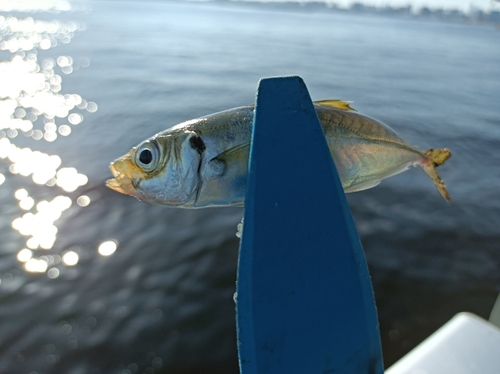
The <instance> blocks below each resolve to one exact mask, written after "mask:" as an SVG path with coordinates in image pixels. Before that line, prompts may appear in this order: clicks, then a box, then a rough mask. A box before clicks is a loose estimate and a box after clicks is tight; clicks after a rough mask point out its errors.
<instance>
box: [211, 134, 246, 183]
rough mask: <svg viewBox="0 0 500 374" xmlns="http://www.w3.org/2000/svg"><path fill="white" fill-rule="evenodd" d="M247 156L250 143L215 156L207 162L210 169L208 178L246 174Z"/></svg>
mask: <svg viewBox="0 0 500 374" xmlns="http://www.w3.org/2000/svg"><path fill="white" fill-rule="evenodd" d="M249 154H250V143H246V144H240V145H237V146H236V147H233V148H229V149H228V150H226V151H224V152H222V153H221V154H219V155H217V156H215V157H214V158H212V159H211V160H210V162H209V165H210V169H211V173H210V178H213V177H219V176H222V175H230V176H231V175H236V174H238V175H239V174H246V172H247V170H248V157H249Z"/></svg>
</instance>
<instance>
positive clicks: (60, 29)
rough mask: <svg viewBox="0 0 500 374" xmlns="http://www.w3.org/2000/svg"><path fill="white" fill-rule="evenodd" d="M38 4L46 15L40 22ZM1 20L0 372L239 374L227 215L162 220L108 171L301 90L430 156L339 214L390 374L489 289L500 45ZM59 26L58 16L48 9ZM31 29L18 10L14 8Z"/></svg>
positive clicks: (129, 9) (328, 29) (311, 26)
mask: <svg viewBox="0 0 500 374" xmlns="http://www.w3.org/2000/svg"><path fill="white" fill-rule="evenodd" d="M50 3H51V2H50V1H48V2H43V3H40V4H45V5H47V4H49V5H50ZM57 4H59V6H62V8H61V9H60V10H59V12H52V13H51V12H40V11H38V12H35V13H33V12H26V13H23V12H21V11H19V10H17V11H16V10H14V9H11V10H9V11H4V12H2V13H0V36H1V39H0V83H1V84H0V206H1V212H2V215H1V219H0V234H1V238H2V241H1V245H0V280H1V282H0V372H1V373H31V372H36V373H38V374H42V373H142V372H145V373H161V372H169V373H220V374H222V373H236V372H237V371H238V369H237V359H236V344H235V326H234V303H233V299H232V296H233V293H234V288H235V271H236V261H237V249H238V239H237V238H236V236H235V235H234V234H235V231H236V224H237V223H238V222H239V220H240V218H241V215H242V211H241V210H240V209H234V208H227V209H206V210H199V211H186V210H175V209H168V208H161V207H153V206H149V205H146V204H142V203H140V202H138V201H135V200H134V199H132V198H129V197H126V196H121V195H119V194H117V193H114V192H112V191H110V190H107V189H106V188H105V187H104V186H103V183H104V181H105V179H106V178H108V177H109V176H110V175H109V170H108V164H109V162H110V161H111V160H113V159H115V158H117V157H118V156H120V155H122V154H124V153H125V152H127V151H128V150H129V149H130V147H132V146H133V145H135V144H137V143H139V142H140V141H141V140H143V139H145V138H146V137H149V136H150V135H152V134H154V133H155V132H157V131H160V130H163V129H165V128H167V127H170V126H172V125H174V124H176V123H178V122H181V121H183V120H187V119H191V118H194V117H197V116H201V115H204V114H208V113H212V112H215V111H218V110H223V109H227V108H230V107H234V106H238V105H246V104H249V103H252V102H253V101H254V92H255V89H256V86H257V82H258V79H259V78H261V77H265V76H275V75H288V74H298V75H301V76H302V77H303V78H304V79H305V81H306V84H307V85H308V88H309V91H310V93H311V95H312V97H313V98H314V99H318V100H319V99H329V98H342V99H345V100H352V101H354V104H353V105H354V107H356V108H357V109H358V110H360V111H362V112H363V113H366V114H368V115H371V116H373V117H376V118H378V119H381V120H383V121H384V122H386V123H388V124H390V125H391V126H392V127H393V128H395V129H396V130H397V131H398V132H399V133H400V134H401V135H402V136H403V137H404V138H405V139H407V140H408V141H410V142H411V143H414V144H416V145H419V146H421V147H422V148H428V147H443V146H447V147H449V148H450V149H452V151H453V152H454V156H453V157H452V158H451V159H450V160H449V161H448V162H447V164H446V165H445V166H443V167H442V168H441V171H440V173H441V175H442V177H443V179H444V180H445V181H446V183H447V185H448V187H449V191H450V194H451V196H452V199H453V200H454V204H452V205H448V204H446V203H445V202H444V201H442V198H441V197H440V196H439V194H438V192H437V191H436V190H435V188H434V186H433V185H432V182H431V181H430V180H429V179H428V178H427V176H425V175H424V173H423V172H422V171H421V170H411V171H409V172H406V173H404V174H402V175H399V176H397V177H394V178H391V179H390V180H386V181H384V182H383V183H382V184H381V185H380V186H378V187H377V188H375V189H373V190H369V191H365V192H362V193H357V194H352V195H350V196H349V202H350V205H351V209H352V211H353V214H354V218H355V220H356V224H357V226H358V230H359V232H360V235H361V238H362V241H363V244H364V247H365V250H366V253H367V257H368V260H369V265H370V270H371V274H372V277H373V280H374V287H375V292H376V297H377V303H378V308H379V317H380V321H381V332H382V340H383V345H384V356H385V361H386V364H390V363H392V362H393V361H394V360H395V359H397V358H398V357H400V356H401V355H403V354H404V353H405V352H407V351H408V350H409V349H411V348H412V347H413V346H415V345H416V344H417V343H418V342H419V341H421V340H422V339H423V338H425V337H426V336H427V335H429V334H430V333H431V332H432V331H434V330H435V329H436V328H437V327H439V326H440V325H441V324H443V323H444V322H446V321H447V320H448V319H450V318H451V317H452V316H453V315H454V314H455V313H457V312H459V311H463V310H468V311H471V312H474V313H477V314H479V315H481V316H483V317H488V314H489V311H490V309H491V307H492V305H493V302H494V300H495V297H496V294H497V293H498V292H499V291H500V275H499V274H500V269H499V263H500V255H499V250H500V246H499V244H498V243H499V239H500V235H499V231H498V227H499V226H500V214H499V212H500V202H499V199H498V196H499V194H498V189H499V186H500V171H499V169H498V165H499V163H500V153H499V151H498V150H499V147H500V120H499V118H500V107H499V106H498V102H499V99H500V64H499V62H500V48H498V47H499V41H498V40H499V39H498V35H499V34H498V30H495V29H493V28H491V27H483V26H470V25H463V24H453V23H437V22H425V21H410V20H404V19H391V18H383V17H370V16H357V15H350V14H321V13H311V14H300V13H278V12H266V11H259V10H255V9H253V10H252V9H249V8H245V7H242V6H234V5H233V6H231V5H213V4H212V5H211V4H189V3H170V2H168V3H162V2H112V1H106V2H93V3H71V4H70V3H67V2H57ZM46 7H47V8H50V6H46ZM25 10H26V9H25Z"/></svg>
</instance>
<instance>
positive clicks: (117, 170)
mask: <svg viewBox="0 0 500 374" xmlns="http://www.w3.org/2000/svg"><path fill="white" fill-rule="evenodd" d="M124 166H125V165H123V161H121V160H117V161H114V162H112V163H111V164H110V165H109V169H110V170H111V173H112V174H113V177H114V178H112V179H108V180H107V181H106V187H108V188H111V189H112V190H114V191H116V192H119V193H122V194H125V195H134V194H135V192H136V189H135V183H134V179H133V178H131V177H129V176H128V175H126V174H125V173H124V172H123V171H122V170H123V169H124Z"/></svg>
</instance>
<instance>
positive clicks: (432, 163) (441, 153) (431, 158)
mask: <svg viewBox="0 0 500 374" xmlns="http://www.w3.org/2000/svg"><path fill="white" fill-rule="evenodd" d="M424 154H425V155H426V156H427V162H423V163H422V169H424V171H425V172H426V173H427V175H428V176H429V177H430V178H431V179H432V181H433V182H434V184H435V185H436V187H437V189H438V190H439V193H440V194H441V196H443V198H444V199H445V200H446V201H447V202H449V203H451V198H450V195H448V191H446V186H445V185H444V182H443V180H442V179H441V177H440V176H439V174H438V172H437V170H436V168H437V167H438V166H440V165H442V164H444V162H445V161H446V160H447V159H448V158H450V156H451V152H450V150H449V149H446V148H442V149H428V150H427V151H425V152H424Z"/></svg>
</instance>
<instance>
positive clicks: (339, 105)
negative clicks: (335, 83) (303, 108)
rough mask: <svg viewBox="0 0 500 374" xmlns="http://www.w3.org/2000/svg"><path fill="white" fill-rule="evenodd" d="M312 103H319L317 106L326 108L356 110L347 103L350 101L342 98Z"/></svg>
mask: <svg viewBox="0 0 500 374" xmlns="http://www.w3.org/2000/svg"><path fill="white" fill-rule="evenodd" d="M314 104H316V105H319V106H324V107H326V108H333V109H340V110H353V111H356V109H354V108H352V107H351V106H350V105H349V104H350V103H349V102H348V101H342V100H320V101H315V102H314Z"/></svg>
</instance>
